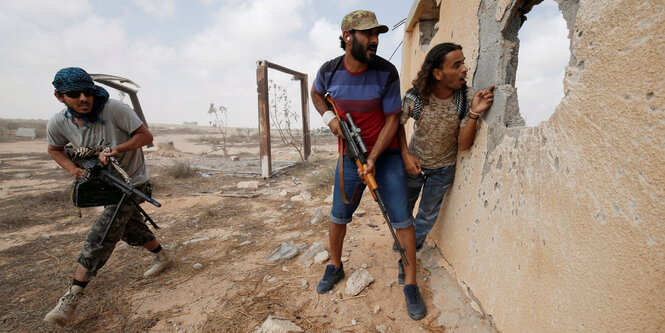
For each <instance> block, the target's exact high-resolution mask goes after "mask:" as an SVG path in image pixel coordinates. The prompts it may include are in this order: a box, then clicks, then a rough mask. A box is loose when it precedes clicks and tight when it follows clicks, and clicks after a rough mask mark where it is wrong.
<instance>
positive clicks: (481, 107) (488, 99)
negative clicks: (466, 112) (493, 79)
mask: <svg viewBox="0 0 665 333" xmlns="http://www.w3.org/2000/svg"><path fill="white" fill-rule="evenodd" d="M493 90H494V85H491V86H490V87H489V88H487V89H484V90H480V91H478V92H477V93H476V94H475V95H474V96H473V101H472V102H471V112H473V113H477V114H481V113H483V112H485V111H486V110H487V109H489V108H490V106H492V103H493V102H494V93H492V91H493Z"/></svg>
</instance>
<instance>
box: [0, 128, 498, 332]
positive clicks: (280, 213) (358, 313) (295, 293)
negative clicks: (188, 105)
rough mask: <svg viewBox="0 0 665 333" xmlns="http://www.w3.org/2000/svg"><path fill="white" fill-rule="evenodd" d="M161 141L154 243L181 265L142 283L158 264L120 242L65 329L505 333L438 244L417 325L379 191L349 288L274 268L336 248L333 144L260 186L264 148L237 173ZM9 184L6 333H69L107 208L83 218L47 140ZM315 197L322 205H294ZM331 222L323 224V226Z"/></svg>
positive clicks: (159, 137) (3, 276)
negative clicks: (64, 301) (82, 271)
mask: <svg viewBox="0 0 665 333" xmlns="http://www.w3.org/2000/svg"><path fill="white" fill-rule="evenodd" d="M154 133H155V143H157V142H164V141H173V142H174V144H175V147H176V149H177V150H176V151H164V150H159V149H158V148H156V147H155V148H149V149H146V159H147V161H148V166H149V172H150V174H151V177H152V180H153V183H154V184H155V191H154V197H155V199H156V200H158V201H159V202H160V203H161V204H162V207H161V208H157V207H154V206H152V205H149V204H143V205H142V206H143V208H144V209H145V210H146V211H147V212H148V214H150V215H151V217H152V218H153V219H154V220H155V221H156V222H157V224H159V225H160V227H161V229H159V230H156V231H155V234H156V235H157V236H158V238H159V239H160V241H161V243H162V244H163V245H164V246H165V248H166V249H167V250H168V251H169V252H170V253H171V254H172V255H174V256H175V258H176V262H177V263H176V265H175V267H174V268H172V269H170V270H168V271H167V272H165V273H163V274H162V275H160V276H158V277H156V278H153V279H148V280H146V279H143V278H142V274H143V272H144V271H145V270H147V269H148V268H149V267H150V265H151V262H150V260H151V259H152V255H151V254H150V253H148V252H147V251H145V250H143V249H140V248H133V247H130V246H127V245H126V244H124V243H119V244H118V246H117V248H116V251H115V252H114V254H113V256H112V257H111V259H110V260H109V262H108V263H107V264H106V266H105V267H103V268H102V269H101V270H100V272H99V274H98V276H97V277H96V278H95V279H93V281H92V282H91V283H90V284H89V285H88V287H87V288H86V295H85V297H84V298H83V300H82V301H81V304H80V306H79V309H78V310H77V313H76V315H75V316H74V318H73V320H72V321H71V322H70V323H69V324H68V325H67V326H66V327H65V328H64V329H62V331H71V332H91V331H99V332H102V331H103V332H209V331H213V332H255V331H257V330H258V329H259V327H260V326H261V324H262V323H263V322H264V321H265V320H266V318H267V317H268V316H278V317H282V318H284V319H286V320H288V321H289V322H292V323H294V324H295V325H297V326H299V327H300V328H301V329H302V330H304V331H306V332H380V331H383V332H420V331H435V332H444V331H446V332H449V331H451V332H479V331H480V332H493V331H494V328H493V325H492V324H491V318H488V317H487V316H484V315H483V314H482V311H481V310H482V308H481V306H480V305H479V304H478V303H477V302H474V300H473V297H472V296H471V295H469V294H468V293H467V292H465V291H464V290H462V289H461V288H460V287H459V285H458V283H457V281H456V279H455V278H454V276H451V275H450V274H449V273H448V271H449V270H450V267H446V265H447V264H446V262H445V260H444V258H443V257H442V256H441V254H440V252H439V250H438V249H437V248H436V247H435V245H434V244H432V243H429V242H428V243H427V244H426V247H425V249H424V250H423V251H421V252H420V253H419V254H418V257H419V262H418V263H416V265H417V270H418V284H419V285H420V288H421V291H422V293H423V296H424V298H425V301H426V303H427V306H428V316H427V317H426V318H424V319H422V320H420V321H413V320H411V319H409V317H408V315H407V313H406V310H405V305H404V295H403V292H402V288H401V287H399V286H398V285H397V283H396V278H397V265H396V262H397V260H398V255H397V254H396V253H395V252H392V251H391V249H390V246H391V245H392V239H391V236H390V233H389V231H388V229H387V226H386V225H385V223H384V222H383V219H382V217H381V214H380V213H379V210H378V208H377V206H376V203H375V202H374V201H372V200H371V196H369V195H368V194H367V193H365V196H364V197H363V200H362V202H361V204H360V207H359V209H358V212H357V213H358V214H357V216H356V218H355V219H354V221H353V222H352V223H351V224H350V225H349V229H348V231H347V236H346V241H345V247H344V251H343V256H344V259H343V260H345V262H344V265H345V270H346V276H347V277H346V278H345V279H344V280H343V281H342V282H341V283H340V284H338V285H336V286H335V288H334V289H333V290H332V291H331V292H329V293H327V294H324V295H319V294H317V293H316V284H317V282H318V280H319V279H320V277H321V275H322V274H323V271H324V268H325V265H326V264H327V262H323V263H312V261H311V259H310V260H303V259H302V258H301V256H296V257H294V258H291V259H287V260H283V261H279V262H271V261H269V260H267V256H268V255H269V254H270V253H271V252H273V250H275V249H277V248H278V247H279V246H280V245H281V244H282V243H288V242H293V243H294V244H296V245H301V244H302V246H303V247H306V246H311V245H312V244H314V243H315V242H321V243H323V244H324V245H325V246H326V247H327V237H328V236H327V230H328V220H327V218H325V216H327V214H328V212H329V207H330V203H327V202H325V199H326V198H327V197H328V196H329V195H330V185H329V183H328V184H324V185H320V184H319V185H317V183H316V180H315V179H317V178H316V177H314V176H316V175H317V174H324V175H329V170H330V166H331V165H334V161H335V159H336V147H335V145H334V144H329V145H327V146H317V147H315V148H314V155H313V157H312V159H311V161H310V162H308V163H306V164H305V165H304V166H297V167H294V168H291V169H288V170H287V171H285V172H283V173H282V174H281V175H279V176H278V177H274V178H271V179H267V180H265V179H260V178H258V177H252V176H251V175H250V174H249V173H248V172H247V171H248V170H256V173H257V174H258V170H259V169H258V163H257V162H256V159H257V155H258V147H257V146H252V147H249V146H244V147H238V148H235V149H233V150H232V151H231V155H238V156H241V158H240V159H239V160H238V161H231V160H229V159H228V158H225V157H224V156H223V155H221V153H219V152H213V151H211V149H210V147H208V146H205V145H202V144H198V143H197V142H196V140H195V138H196V137H197V135H196V134H188V135H181V134H177V133H167V134H160V131H159V130H154ZM273 152H274V153H275V156H276V158H274V159H275V160H287V159H290V160H297V154H295V155H294V154H293V151H288V149H273ZM175 161H187V162H189V163H190V164H191V165H193V166H196V167H199V168H200V169H199V171H200V173H201V174H202V175H199V176H195V177H193V178H186V179H178V178H173V177H170V176H168V175H167V171H168V168H169V166H170V165H173V163H175ZM254 168H256V169H254ZM0 172H1V173H0V188H1V189H0V200H2V208H1V210H0V219H1V220H0V231H1V232H2V237H1V239H0V253H1V254H2V255H1V256H0V269H1V270H2V272H1V273H0V288H2V290H3V294H4V295H3V297H2V301H1V302H0V304H1V305H0V331H3V332H39V331H52V330H57V329H56V328H54V327H50V326H48V325H45V324H44V323H42V322H41V319H42V318H43V316H44V315H45V314H46V313H47V312H48V311H49V310H50V309H51V308H52V307H53V306H54V305H55V304H56V303H57V300H58V298H59V297H60V296H61V295H62V294H63V293H64V292H65V290H66V288H67V286H68V285H69V284H70V283H71V279H72V276H73V272H74V269H75V265H76V262H75V260H76V257H77V255H78V252H79V250H80V246H81V245H82V243H83V240H84V238H85V234H86V232H87V229H88V227H89V226H90V224H91V223H92V221H93V220H94V218H95V217H96V216H97V214H99V211H100V210H101V208H99V207H98V208H87V209H82V217H81V218H79V217H78V216H77V215H76V210H75V209H74V208H73V206H72V205H71V202H70V201H69V200H68V198H67V187H68V185H69V184H70V183H71V179H70V176H69V175H68V174H67V173H66V172H64V171H63V170H61V169H60V168H59V167H58V166H57V165H56V164H55V163H54V162H53V161H51V160H50V158H49V157H48V155H47V154H46V144H45V143H44V142H43V141H40V140H29V141H20V142H5V143H0ZM243 172H244V173H243ZM313 175H314V176H313ZM313 179H314V180H313ZM241 181H258V183H259V187H258V189H238V188H237V184H238V182H241ZM303 192H308V193H311V194H312V198H311V199H310V200H305V201H294V200H296V199H297V198H296V199H292V198H293V197H299V196H300V195H301V194H302V193H303ZM320 214H322V215H323V216H324V218H320V219H319V220H318V221H317V220H316V219H315V217H316V216H317V215H320ZM360 268H364V269H366V270H367V271H369V273H370V274H371V275H372V276H373V278H374V282H373V283H372V284H370V285H369V286H368V287H367V288H365V290H363V291H362V292H361V293H360V294H359V295H357V296H350V295H347V294H346V293H345V285H346V282H347V281H348V279H349V277H350V276H351V274H352V273H353V272H354V271H356V270H358V269H360ZM446 268H448V270H446Z"/></svg>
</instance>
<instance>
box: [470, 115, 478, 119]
mask: <svg viewBox="0 0 665 333" xmlns="http://www.w3.org/2000/svg"><path fill="white" fill-rule="evenodd" d="M469 118H471V119H478V118H480V115H478V116H476V117H471V114H469Z"/></svg>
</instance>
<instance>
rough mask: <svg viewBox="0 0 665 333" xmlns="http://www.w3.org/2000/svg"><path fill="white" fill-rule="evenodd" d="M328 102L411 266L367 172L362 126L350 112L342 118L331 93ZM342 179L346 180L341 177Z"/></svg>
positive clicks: (352, 156) (351, 155) (350, 154)
mask: <svg viewBox="0 0 665 333" xmlns="http://www.w3.org/2000/svg"><path fill="white" fill-rule="evenodd" d="M326 102H328V103H329V104H330V106H331V107H332V109H333V112H335V116H337V119H338V120H339V125H340V127H341V129H342V136H343V137H344V141H345V142H346V156H348V157H349V159H350V160H351V161H355V163H356V166H358V168H359V169H360V170H362V171H363V172H362V175H361V178H362V180H363V183H365V185H367V187H369V190H370V193H371V194H372V198H374V201H376V202H377V203H378V204H379V209H380V210H381V214H382V215H383V218H384V219H385V221H386V224H387V225H388V229H390V234H391V235H392V236H393V240H394V241H395V244H397V247H398V249H399V254H400V256H401V257H402V262H404V265H405V266H409V261H408V260H407V259H406V256H405V255H404V249H403V248H402V245H401V244H400V243H399V240H398V239H397V234H395V230H394V229H393V226H392V224H391V223H390V217H389V216H388V211H387V210H386V205H385V203H384V202H383V198H382V197H381V194H380V193H379V185H378V184H377V183H376V179H375V178H374V174H373V173H366V172H365V170H367V168H368V165H367V159H366V158H365V153H367V147H366V146H365V143H364V142H363V139H362V137H361V136H360V128H358V127H356V125H355V123H354V122H353V117H352V116H351V115H350V114H348V113H347V114H346V120H344V119H342V116H341V115H340V113H339V110H338V109H337V105H335V101H333V99H332V97H331V96H330V95H326ZM340 181H344V180H343V179H340Z"/></svg>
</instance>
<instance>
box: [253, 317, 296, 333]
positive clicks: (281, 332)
mask: <svg viewBox="0 0 665 333" xmlns="http://www.w3.org/2000/svg"><path fill="white" fill-rule="evenodd" d="M287 332H304V331H303V330H302V328H300V326H298V325H296V324H294V323H292V322H290V321H288V320H285V319H283V318H279V317H273V316H268V319H266V321H264V322H263V324H262V325H261V327H260V328H259V329H258V330H256V333H287Z"/></svg>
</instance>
